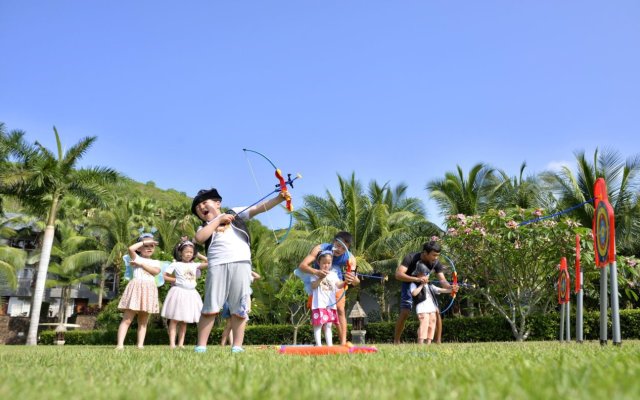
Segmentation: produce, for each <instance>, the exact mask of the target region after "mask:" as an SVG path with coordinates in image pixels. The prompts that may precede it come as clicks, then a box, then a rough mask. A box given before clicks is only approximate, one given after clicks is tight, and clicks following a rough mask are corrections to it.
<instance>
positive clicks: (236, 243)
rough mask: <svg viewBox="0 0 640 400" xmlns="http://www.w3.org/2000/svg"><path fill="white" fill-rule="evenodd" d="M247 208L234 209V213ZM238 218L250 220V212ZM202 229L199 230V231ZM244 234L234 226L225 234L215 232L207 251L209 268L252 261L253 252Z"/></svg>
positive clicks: (243, 213) (241, 214)
mask: <svg viewBox="0 0 640 400" xmlns="http://www.w3.org/2000/svg"><path fill="white" fill-rule="evenodd" d="M244 208H245V207H235V208H232V210H233V211H234V212H236V213H237V212H240V211H242V210H244ZM236 218H242V219H244V220H248V219H249V210H246V211H244V212H242V213H240V214H238V215H236ZM200 229H202V227H200V228H198V230H200ZM245 239H246V236H245V233H244V232H241V231H240V230H239V229H238V228H237V227H235V226H233V224H232V225H231V226H230V227H229V228H227V229H226V230H225V231H224V232H214V233H213V236H212V237H211V245H209V248H208V249H207V260H208V262H209V266H210V267H211V266H214V265H220V264H228V263H232V262H240V261H251V250H250V249H249V245H248V244H247V242H246V240H245Z"/></svg>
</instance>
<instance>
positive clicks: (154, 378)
mask: <svg viewBox="0 0 640 400" xmlns="http://www.w3.org/2000/svg"><path fill="white" fill-rule="evenodd" d="M378 348H379V350H380V351H379V352H378V353H377V354H364V355H337V356H315V357H312V356H285V355H280V354H278V353H277V351H276V350H275V348H274V347H273V346H269V347H257V346H256V347H247V351H246V352H245V353H243V354H231V353H230V350H229V348H228V347H227V348H220V347H218V346H210V347H209V351H208V352H207V353H205V354H195V353H193V352H192V350H191V348H190V349H185V350H173V351H171V350H169V348H168V347H165V346H149V347H147V348H145V349H144V350H137V349H135V348H134V347H128V348H126V349H125V351H122V352H116V351H114V350H113V348H112V347H89V346H87V347H84V346H38V347H25V346H0V366H1V367H0V368H1V369H0V371H1V372H0V399H7V400H9V399H92V400H97V399H103V398H104V399H114V398H116V399H174V398H175V399H177V398H184V399H199V398H203V399H205V398H206V399H215V398H224V399H237V398H258V399H319V400H322V399H338V398H339V399H342V398H348V399H365V400H372V399H395V400H400V399H527V398H530V399H560V398H567V399H569V398H570V399H576V400H581V399H606V400H613V399H615V400H619V399H640V380H639V378H640V341H625V342H624V343H623V345H622V346H621V347H614V346H612V345H609V346H606V347H601V346H600V345H599V344H597V343H584V344H582V345H578V344H575V343H571V344H561V343H556V342H531V343H479V344H442V345H432V346H430V347H418V346H417V345H401V346H391V345H381V346H378Z"/></svg>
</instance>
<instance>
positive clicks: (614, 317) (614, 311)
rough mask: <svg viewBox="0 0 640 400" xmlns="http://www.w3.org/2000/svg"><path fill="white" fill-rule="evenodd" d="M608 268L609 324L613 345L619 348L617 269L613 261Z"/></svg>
mask: <svg viewBox="0 0 640 400" xmlns="http://www.w3.org/2000/svg"><path fill="white" fill-rule="evenodd" d="M609 266H610V268H611V271H610V274H611V324H612V329H613V332H612V333H611V337H612V339H613V344H614V345H616V346H620V345H621V344H622V339H621V338H620V308H619V307H618V267H617V264H616V262H615V261H614V262H613V263H612V264H609Z"/></svg>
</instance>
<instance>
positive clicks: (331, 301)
mask: <svg viewBox="0 0 640 400" xmlns="http://www.w3.org/2000/svg"><path fill="white" fill-rule="evenodd" d="M317 280H318V277H317V276H315V275H312V276H311V282H315V281H317ZM338 283H340V279H339V278H338V274H336V273H335V271H330V272H329V273H328V274H327V276H326V277H325V278H324V279H323V280H322V282H320V285H319V286H318V287H317V288H315V289H313V303H312V305H311V308H312V309H314V310H315V309H317V308H330V309H333V310H335V309H336V291H337V290H338V287H337V284H338Z"/></svg>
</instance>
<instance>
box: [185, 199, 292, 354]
mask: <svg viewBox="0 0 640 400" xmlns="http://www.w3.org/2000/svg"><path fill="white" fill-rule="evenodd" d="M288 198H289V192H281V193H280V194H279V195H278V196H276V197H273V198H271V199H269V200H265V201H263V202H262V203H260V204H256V205H254V206H251V207H248V208H243V207H238V208H234V209H232V210H231V211H230V212H228V213H222V211H221V203H222V196H220V194H219V193H218V191H217V190H216V189H208V190H206V189H203V190H200V191H199V192H198V194H197V195H196V196H195V197H194V199H193V203H192V204H191V212H193V213H194V214H195V215H196V216H197V217H198V218H200V220H202V226H200V228H198V232H197V233H196V241H197V242H199V243H204V244H205V249H206V252H207V260H208V263H209V267H208V270H207V279H206V281H205V296H204V304H203V307H202V316H201V317H200V322H199V323H198V345H197V346H196V348H195V351H196V352H198V353H204V352H205V351H206V349H207V347H206V346H207V340H208V339H209V334H210V333H211V329H212V328H213V323H214V321H215V317H216V315H217V314H218V313H219V312H220V310H221V309H222V307H223V305H224V303H225V302H227V303H228V304H229V310H230V312H231V330H232V332H233V347H232V348H231V351H232V352H233V353H240V352H243V351H244V349H243V348H242V342H243V340H244V328H245V325H246V321H247V319H248V317H249V315H248V308H249V304H248V300H249V295H250V293H251V287H250V285H251V249H250V248H249V244H250V237H249V231H248V229H247V227H246V225H245V221H246V220H248V219H250V218H252V217H254V216H256V215H258V214H260V213H262V212H265V211H268V210H270V209H272V208H273V207H275V206H276V205H278V204H279V203H281V202H283V201H285V200H287V199H288Z"/></svg>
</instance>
